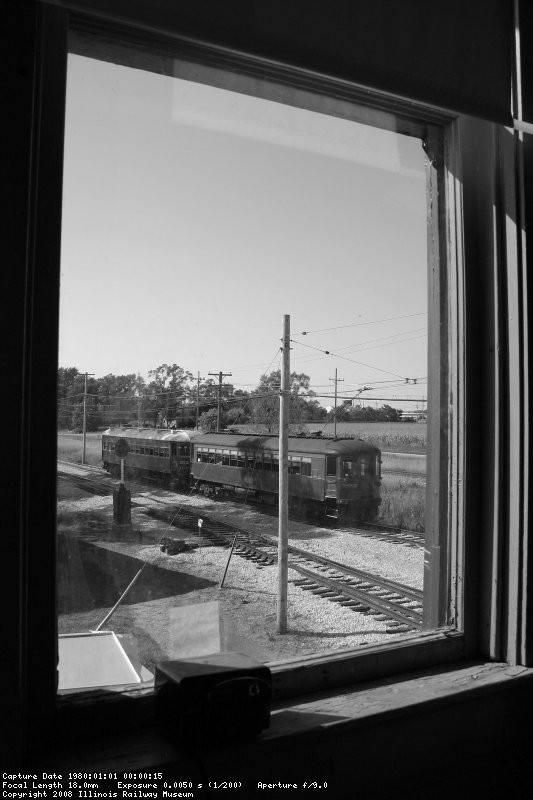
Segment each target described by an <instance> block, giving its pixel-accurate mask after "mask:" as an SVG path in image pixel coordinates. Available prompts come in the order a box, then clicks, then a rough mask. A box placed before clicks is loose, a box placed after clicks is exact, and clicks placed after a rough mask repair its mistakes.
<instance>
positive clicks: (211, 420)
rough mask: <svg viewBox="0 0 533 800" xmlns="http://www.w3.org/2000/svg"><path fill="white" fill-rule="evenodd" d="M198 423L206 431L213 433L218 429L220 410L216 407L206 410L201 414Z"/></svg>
mask: <svg viewBox="0 0 533 800" xmlns="http://www.w3.org/2000/svg"><path fill="white" fill-rule="evenodd" d="M198 424H199V426H200V428H201V429H202V431H203V432H204V433H212V432H213V431H216V429H217V424H218V411H217V409H216V408H210V409H209V411H204V413H203V414H200V418H199V420H198Z"/></svg>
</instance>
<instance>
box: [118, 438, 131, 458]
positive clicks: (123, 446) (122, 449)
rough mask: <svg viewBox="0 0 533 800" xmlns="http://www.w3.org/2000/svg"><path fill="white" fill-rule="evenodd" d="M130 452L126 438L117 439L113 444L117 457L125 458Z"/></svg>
mask: <svg viewBox="0 0 533 800" xmlns="http://www.w3.org/2000/svg"><path fill="white" fill-rule="evenodd" d="M129 452H130V446H129V444H128V441H127V439H117V443H116V444H115V454H116V456H117V457H118V458H126V456H127V455H128V453H129Z"/></svg>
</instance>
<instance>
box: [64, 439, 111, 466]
mask: <svg viewBox="0 0 533 800" xmlns="http://www.w3.org/2000/svg"><path fill="white" fill-rule="evenodd" d="M82 454H83V436H82V435H81V434H77V433H68V434H60V435H59V436H58V437H57V457H58V459H60V460H61V461H72V462H73V463H74V464H81V457H82ZM85 463H86V464H92V465H93V466H96V467H98V466H101V464H102V436H101V434H99V433H92V434H91V433H88V434H87V439H86V442H85Z"/></svg>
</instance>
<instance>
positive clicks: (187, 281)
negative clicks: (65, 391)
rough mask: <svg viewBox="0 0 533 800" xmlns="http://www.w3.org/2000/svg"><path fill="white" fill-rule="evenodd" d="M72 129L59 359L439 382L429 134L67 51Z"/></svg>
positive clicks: (328, 384)
mask: <svg viewBox="0 0 533 800" xmlns="http://www.w3.org/2000/svg"><path fill="white" fill-rule="evenodd" d="M65 134H66V136H65V165H64V189H63V226H62V254H61V298H60V348H59V365H60V366H62V367H73V366H74V367H77V368H78V369H79V370H80V371H81V372H85V371H87V372H90V373H94V374H95V375H96V376H98V377H100V376H103V375H105V374H108V373H110V372H111V373H114V374H128V373H140V374H141V375H142V376H143V377H145V378H147V373H148V371H149V370H150V369H154V368H155V367H157V366H159V365H160V364H162V363H168V364H173V363H177V364H179V365H180V366H182V367H183V368H184V369H186V370H189V371H190V372H192V373H193V374H194V376H196V374H197V372H200V375H201V377H207V374H208V373H209V372H218V371H219V370H221V371H222V372H225V373H231V377H228V378H227V379H226V380H227V381H230V382H231V383H233V385H234V386H235V387H236V388H243V389H247V390H249V389H253V388H255V387H256V386H257V384H258V382H259V378H260V376H261V375H262V374H263V373H265V372H270V371H272V370H273V369H277V368H278V367H279V364H280V349H279V348H280V338H281V335H282V323H283V315H284V314H289V315H290V324H291V338H292V340H293V341H292V350H291V370H292V371H296V372H305V373H307V374H308V375H309V376H310V377H311V387H312V388H313V389H314V390H315V391H316V392H317V394H319V395H328V394H329V395H331V394H332V393H333V385H334V384H333V378H334V376H335V369H337V370H338V377H339V379H342V383H341V382H339V384H338V390H339V395H342V396H354V395H355V394H357V393H359V392H360V393H361V396H363V397H364V398H366V399H367V400H369V399H370V398H372V397H379V398H382V397H384V398H391V399H392V398H395V397H398V398H405V397H426V385H425V382H424V379H425V378H426V376H427V336H426V325H427V316H426V311H427V279H426V275H427V254H426V253H427V245H426V188H425V162H424V152H423V150H422V146H421V143H420V141H419V140H417V139H415V138H413V137H407V136H402V135H399V134H396V133H393V132H390V131H383V130H380V129H377V128H374V127H370V126H367V125H361V124H359V123H356V122H353V121H350V120H346V119H340V118H336V117H331V116H326V115H325V114H320V113H317V112H314V111H309V110H304V109H299V108H294V107H289V106H284V105H282V104H280V103H275V102H271V101H267V100H264V99H259V98H256V97H249V96H247V95H242V94H237V93H235V92H229V91H226V90H223V89H219V88H215V87H211V86H206V85H204V84H200V83H194V82H190V81H185V80H182V79H179V78H174V77H168V76H162V75H157V74H153V73H149V72H144V71H141V70H134V69H131V68H128V67H122V66H118V65H114V64H110V63H106V62H100V61H95V60H92V59H88V58H84V57H81V56H74V55H71V56H69V71H68V87H67V115H66V130H65ZM304 331H305V332H306V333H305V335H304ZM324 351H328V352H329V354H326V353H325V352H324ZM406 378H409V379H410V383H409V385H406V383H405V379H406ZM415 378H416V379H417V381H418V382H417V384H416V385H413V384H412V379H415ZM398 384H403V385H398ZM368 386H371V387H372V390H371V391H370V390H367V389H365V390H364V391H363V392H361V389H362V387H368ZM320 402H321V403H322V404H323V405H327V404H328V403H330V402H331V401H330V400H329V399H328V398H327V397H326V396H325V397H323V398H321V400H320ZM381 404H382V403H381V402H378V403H377V405H381ZM391 405H400V406H401V405H402V403H394V402H391ZM412 405H413V404H409V406H405V405H404V406H403V407H412Z"/></svg>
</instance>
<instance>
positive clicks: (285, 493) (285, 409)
mask: <svg viewBox="0 0 533 800" xmlns="http://www.w3.org/2000/svg"><path fill="white" fill-rule="evenodd" d="M290 325H291V318H290V316H289V315H288V314H285V315H284V317H283V339H282V343H283V346H282V348H281V351H282V354H283V359H282V362H281V391H280V395H279V506H278V603H277V624H278V633H287V582H288V572H289V565H288V554H287V549H288V538H289V469H288V467H289V458H288V451H289V399H290V374H291V365H290V353H291V350H290V335H291V332H290Z"/></svg>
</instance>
